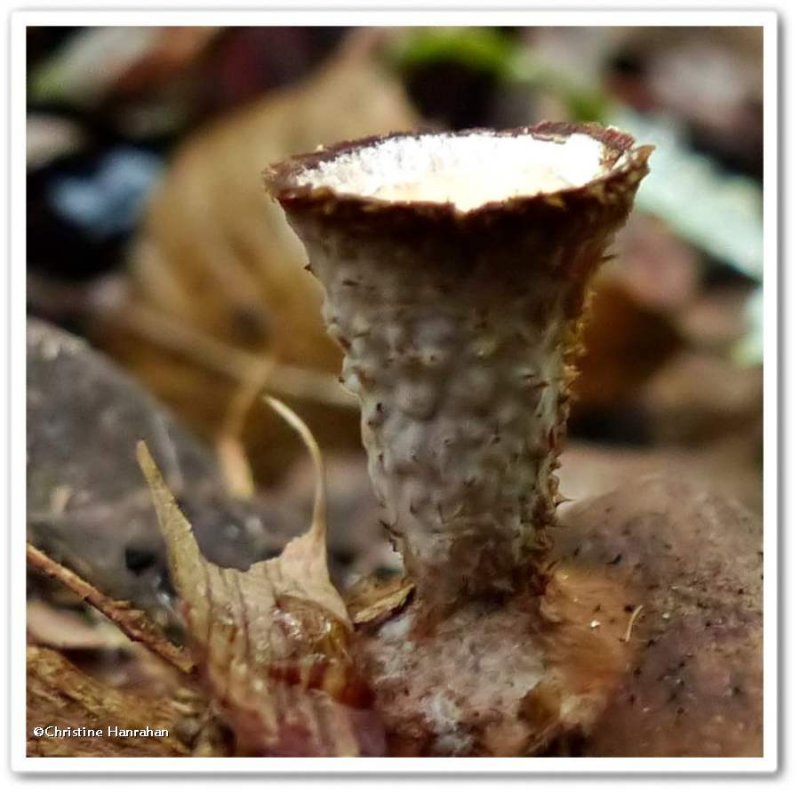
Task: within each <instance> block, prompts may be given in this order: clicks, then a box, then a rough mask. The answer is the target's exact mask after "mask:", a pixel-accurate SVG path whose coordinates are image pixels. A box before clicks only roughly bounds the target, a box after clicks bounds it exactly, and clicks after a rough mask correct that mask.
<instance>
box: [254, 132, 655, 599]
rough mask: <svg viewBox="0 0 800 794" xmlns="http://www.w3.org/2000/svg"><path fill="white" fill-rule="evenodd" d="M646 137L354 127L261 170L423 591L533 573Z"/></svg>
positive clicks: (475, 589)
mask: <svg viewBox="0 0 800 794" xmlns="http://www.w3.org/2000/svg"><path fill="white" fill-rule="evenodd" d="M649 151H650V149H649V147H640V148H634V143H633V140H632V139H631V138H630V137H629V136H627V135H625V134H622V133H620V132H618V131H616V130H613V129H603V128H601V127H598V126H595V125H582V126H574V125H565V124H542V125H539V126H538V127H535V128H524V129H517V130H511V131H508V132H495V131H490V130H474V131H468V132H464V133H458V134H420V135H414V134H400V135H394V136H387V137H383V138H375V139H367V140H364V141H360V142H355V143H350V144H343V145H339V146H336V147H333V148H329V149H324V150H321V151H319V152H317V153H314V154H311V155H306V156H302V157H299V158H295V159H293V160H290V161H288V162H287V163H284V164H281V165H279V166H276V167H274V168H272V169H270V170H268V172H267V183H268V187H269V189H270V191H271V192H272V193H273V195H275V196H276V197H277V198H278V200H279V201H280V202H281V204H282V205H283V207H284V209H285V210H286V213H287V217H288V220H289V222H290V223H291V225H292V226H293V227H294V229H295V230H296V231H297V233H298V234H299V236H300V238H301V240H302V241H303V242H304V244H305V246H306V248H307V251H308V255H309V259H310V267H311V268H312V269H313V272H314V274H315V275H316V276H317V277H318V278H319V279H320V280H321V281H322V283H323V285H324V287H325V291H326V295H327V298H326V302H325V320H326V322H327V325H328V329H329V331H330V333H331V334H332V335H333V336H334V337H335V338H336V339H337V340H338V341H339V342H340V344H341V345H342V347H343V348H344V350H345V363H344V370H343V382H344V384H345V385H346V386H347V388H349V389H351V390H352V391H354V392H355V393H356V394H357V395H358V396H359V398H360V401H361V410H362V432H363V439H364V444H365V447H366V449H367V452H368V454H369V472H370V476H371V479H372V482H373V484H374V487H375V490H376V492H377V494H378V497H379V499H380V502H381V504H382V505H383V507H384V509H385V518H384V521H385V525H386V527H387V529H388V531H389V533H390V535H391V536H392V538H393V539H394V541H395V543H396V545H397V547H398V549H399V550H400V552H401V553H402V555H403V559H404V562H405V566H406V569H407V571H408V573H409V575H410V576H411V577H412V579H413V580H414V582H415V585H416V588H417V591H418V593H419V594H420V597H422V598H423V599H426V600H428V601H429V602H430V603H431V604H438V605H441V606H446V605H447V604H448V603H450V602H454V601H456V600H458V599H459V598H462V597H466V598H469V597H471V596H473V595H476V596H482V595H491V596H492V597H498V596H502V595H503V594H508V593H512V592H515V591H517V590H518V589H519V588H520V587H524V586H526V584H531V585H532V586H533V587H534V588H536V587H539V588H540V587H541V586H542V580H543V576H544V572H543V571H542V570H541V563H542V560H543V559H544V555H545V553H546V550H547V547H548V544H549V528H550V526H551V525H552V523H553V518H554V510H555V507H556V505H557V502H558V499H559V496H558V480H557V478H556V477H555V475H554V470H555V469H556V467H557V458H558V453H559V446H560V442H561V437H562V434H563V430H564V423H565V420H566V412H567V400H568V395H569V385H570V380H571V378H572V377H573V371H572V368H571V366H570V358H571V356H572V355H573V353H574V352H575V350H576V348H577V345H578V341H579V340H578V331H579V323H580V316H581V311H582V308H583V304H584V295H585V291H586V285H587V281H588V279H589V278H590V276H591V275H592V273H593V272H594V271H595V269H596V268H597V266H598V264H599V263H600V261H601V259H602V257H603V255H604V253H605V251H606V248H607V247H608V244H609V242H610V240H611V238H612V235H613V233H614V232H615V231H616V230H617V229H618V228H619V227H620V226H621V225H622V223H623V222H624V220H625V218H626V217H627V215H628V213H629V211H630V209H631V205H632V202H633V197H634V194H635V192H636V188H637V186H638V184H639V181H640V180H641V179H642V178H643V177H644V175H645V174H646V172H647V165H646V163H647V157H648V153H649Z"/></svg>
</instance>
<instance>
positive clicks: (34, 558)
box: [27, 543, 195, 675]
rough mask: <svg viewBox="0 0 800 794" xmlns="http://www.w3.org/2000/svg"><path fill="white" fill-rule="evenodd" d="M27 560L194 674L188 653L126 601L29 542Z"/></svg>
mask: <svg viewBox="0 0 800 794" xmlns="http://www.w3.org/2000/svg"><path fill="white" fill-rule="evenodd" d="M27 559H28V564H29V565H31V566H32V567H33V568H34V569H35V570H37V571H38V572H40V573H43V574H46V575H47V576H50V577H51V578H53V579H55V580H56V581H58V582H60V583H61V584H62V585H64V587H66V588H67V589H68V590H70V591H72V592H73V593H75V595H77V596H78V597H79V598H81V599H83V600H84V601H85V602H86V603H87V604H91V605H92V606H93V607H94V608H95V609H97V610H98V611H99V612H101V613H102V614H103V615H105V617H107V618H108V619H109V620H110V621H111V622H112V623H113V624H114V625H115V626H117V628H118V629H119V630H120V631H122V633H123V634H125V635H126V636H127V637H129V638H130V639H131V640H133V641H134V642H139V643H141V644H142V645H144V646H145V647H146V648H147V649H148V650H150V651H152V652H153V653H155V654H156V655H157V656H160V657H161V658H162V659H163V660H164V661H165V662H167V663H168V664H170V665H172V666H173V667H175V668H177V669H178V670H179V671H180V672H181V673H184V674H185V675H189V674H191V673H192V672H193V671H194V668H195V664H194V662H193V661H192V659H191V657H190V656H189V654H188V652H187V651H186V650H185V649H184V648H178V647H177V646H176V645H173V644H172V643H171V642H169V640H167V639H166V638H165V637H164V635H163V634H162V632H161V631H160V629H159V628H158V627H157V626H155V625H154V624H153V623H151V622H150V620H149V619H148V618H147V616H146V615H145V614H144V613H143V612H142V611H141V610H139V609H136V608H135V607H132V606H131V605H130V604H128V603H127V602H125V601H114V600H113V599H111V598H109V597H108V596H107V595H105V594H103V593H102V592H100V590H98V589H97V588H96V587H94V586H93V585H91V584H89V583H88V582H86V581H84V580H83V579H81V577H80V576H78V575H77V574H76V573H73V572H72V571H70V570H69V568H65V567H64V566H63V565H60V564H59V563H57V562H56V561H55V560H51V559H50V557H48V556H47V555H46V554H44V553H43V552H42V551H40V550H39V549H37V548H36V547H35V546H33V545H32V544H30V543H28V544H27Z"/></svg>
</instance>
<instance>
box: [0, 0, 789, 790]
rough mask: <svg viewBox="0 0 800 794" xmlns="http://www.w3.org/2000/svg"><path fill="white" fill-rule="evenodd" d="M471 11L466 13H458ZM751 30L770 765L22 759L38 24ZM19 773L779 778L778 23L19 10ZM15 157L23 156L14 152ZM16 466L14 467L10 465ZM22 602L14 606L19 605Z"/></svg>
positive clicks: (14, 101)
mask: <svg viewBox="0 0 800 794" xmlns="http://www.w3.org/2000/svg"><path fill="white" fill-rule="evenodd" d="M463 5H465V4H462V6H463ZM155 24H158V25H172V24H175V25H177V24H180V25H231V24H236V25H243V26H249V25H265V26H266V25H271V26H282V25H308V26H324V25H329V26H366V25H369V26H373V25H374V26H401V25H402V26H410V25H445V24H446V25H487V24H491V25H498V24H505V25H522V26H526V25H562V26H580V27H584V26H586V27H588V26H618V25H631V26H638V25H648V26H667V25H674V26H686V27H692V26H728V27H731V26H734V27H738V26H754V27H762V28H763V30H764V118H765V122H764V312H763V316H764V318H767V319H766V320H765V327H764V329H763V330H764V527H765V535H764V565H765V569H764V584H765V588H764V607H765V609H764V661H765V670H764V685H765V686H764V756H763V757H762V758H754V759H752V758H751V759H748V758H722V759H721V758H677V759H676V758H668V759H664V758H626V759H616V758H511V759H478V758H474V759H470V758H467V759H464V758H413V759H412V758H402V759H400V758H377V759H375V758H356V759H349V758H340V759H323V758H311V759H282V758H264V759H262V758H225V759H218V758H213V759H211V758H203V759H162V758H152V759H143V758H135V759H134V758H98V759H86V758H64V759H56V758H28V757H27V756H26V755H25V739H26V727H25V725H26V720H25V660H24V648H25V612H24V609H22V607H21V605H22V604H24V603H25V565H24V564H22V563H21V561H22V560H23V559H24V545H25V537H24V532H23V531H22V527H24V526H25V522H26V504H25V490H26V489H25V470H24V469H25V467H24V466H23V465H22V461H24V460H25V454H26V453H25V416H26V409H25V382H26V379H25V368H26V364H25V344H24V340H25V315H26V311H25V269H24V267H23V266H22V263H24V262H25V261H26V241H25V233H24V230H25V227H26V202H25V195H26V173H25V158H24V156H23V154H22V153H23V152H24V151H25V112H26V97H25V28H26V27H27V26H37V25H51V26H57V25H118V26H126V25H155ZM10 51H11V62H10V83H11V85H10V93H9V96H10V103H11V104H10V119H9V123H10V131H11V141H10V152H9V161H10V177H11V180H10V194H9V207H10V217H11V224H10V232H11V248H10V250H11V265H12V266H11V267H10V276H9V281H10V288H11V301H10V343H11V344H10V365H11V366H10V372H11V378H10V381H11V395H10V409H11V414H10V417H11V422H10V427H9V436H10V438H9V441H10V451H11V457H10V462H11V463H12V465H11V466H10V467H9V468H10V471H9V474H10V493H9V496H10V519H11V520H10V533H9V534H10V538H11V543H10V545H11V560H12V564H11V565H10V574H11V605H12V611H11V615H10V618H11V629H12V632H11V638H10V647H11V649H12V650H11V653H12V657H11V660H10V661H11V710H10V714H9V723H10V729H11V730H10V733H11V735H12V747H11V753H10V761H11V768H12V770H14V771H17V772H26V773H58V774H63V773H87V772H89V773H109V772H114V773H118V772H134V773H141V772H150V773H153V772H157V773H183V774H186V773H204V772H205V773H225V774H236V773H261V774H268V773H287V772H296V773H300V774H303V775H308V774H315V775H316V774H328V775H330V774H337V773H346V774H352V773H358V772H363V773H404V774H408V773H412V774H429V773H460V774H469V775H475V774H480V773H489V774H492V773H494V774H497V773H503V774H508V773H516V774H519V773H528V774H537V773H554V772H557V773H564V774H579V773H620V772H625V773H634V774H635V773H662V774H663V773H667V774H673V773H695V774H696V773H712V774H714V773H716V774H719V773H736V774H741V773H761V774H764V773H770V772H775V771H777V769H778V752H777V750H778V736H777V727H778V716H779V715H778V709H777V683H778V679H777V673H778V655H777V626H778V622H777V620H778V600H777V594H778V532H779V514H778V483H779V472H778V452H779V449H778V443H777V441H778V437H777V430H778V272H779V270H778V268H779V265H778V253H779V252H778V236H777V232H778V225H777V224H778V172H777V156H778V137H777V136H778V126H777V125H778V17H777V14H776V13H775V12H768V11H731V12H728V11H692V10H682V11H610V10H602V11H586V10H583V11H580V12H577V11H520V10H511V9H506V10H463V8H462V9H460V10H447V11H444V10H411V9H406V10H396V11H390V10H382V9H371V8H369V7H366V8H361V9H359V10H347V11H345V10H333V9H329V8H327V7H326V8H324V9H319V8H318V9H316V10H297V9H295V10H274V11H174V10H173V11H161V10H156V9H152V10H141V11H130V10H126V11H20V12H15V13H14V14H13V15H12V17H11V25H10ZM15 153H16V154H15ZM14 462H16V465H14ZM15 605H16V606H15Z"/></svg>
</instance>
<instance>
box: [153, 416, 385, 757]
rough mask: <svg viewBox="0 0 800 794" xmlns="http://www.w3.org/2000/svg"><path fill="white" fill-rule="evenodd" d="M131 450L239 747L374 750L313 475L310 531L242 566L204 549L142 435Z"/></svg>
mask: <svg viewBox="0 0 800 794" xmlns="http://www.w3.org/2000/svg"><path fill="white" fill-rule="evenodd" d="M273 407H275V408H276V410H278V411H279V412H280V413H283V415H284V418H287V419H289V420H290V421H291V423H293V424H295V427H296V429H298V431H299V432H301V434H303V435H304V440H306V442H307V443H309V444H310V445H311V447H310V448H311V449H312V452H313V454H314V455H315V458H317V462H318V455H319V452H318V450H317V449H316V447H315V445H313V439H312V438H309V437H308V436H306V435H305V434H306V433H307V432H308V431H306V430H305V428H302V427H301V426H298V423H299V420H296V422H295V421H294V420H293V415H292V414H290V413H289V412H288V409H285V408H284V407H283V406H282V405H281V404H280V403H276V402H275V401H273ZM308 435H309V436H310V434H308ZM138 458H139V463H140V465H141V467H142V470H143V472H144V474H145V477H146V478H147V481H148V483H149V484H150V488H151V491H152V495H153V501H154V503H155V506H156V512H157V513H158V519H159V523H160V525H161V529H162V532H163V535H164V538H165V540H166V543H167V548H168V556H169V564H170V570H171V572H172V576H173V581H174V584H175V587H176V589H177V591H178V593H179V595H180V598H181V600H182V602H183V608H184V614H185V617H186V621H187V628H188V633H189V636H190V637H191V639H192V641H193V644H194V648H195V651H196V653H197V655H198V661H199V666H200V670H201V673H202V675H203V676H204V678H205V682H206V684H207V686H208V687H209V690H210V694H211V696H212V698H213V699H214V700H215V701H216V703H217V705H218V707H219V708H220V711H221V713H222V714H223V717H224V719H225V720H226V722H227V723H228V725H229V726H230V727H231V729H232V731H233V733H234V735H235V737H236V745H237V752H238V753H240V754H248V755H270V756H287V755H292V756H320V755H323V756H353V755H380V754H381V753H382V752H383V750H384V736H383V728H382V726H381V724H380V722H379V720H378V718H377V715H376V714H375V712H374V711H373V710H372V708H371V706H372V694H371V692H370V690H369V689H368V688H367V686H366V685H365V684H364V683H363V682H362V681H361V679H360V677H359V676H358V675H357V673H356V670H355V666H354V663H353V660H352V658H351V656H350V641H351V636H352V627H351V624H350V620H349V618H348V615H347V610H346V607H345V605H344V602H343V601H342V599H341V597H340V596H339V594H338V592H337V591H336V590H335V588H334V587H333V585H332V584H331V582H330V578H329V576H328V568H327V561H326V553H325V523H324V502H323V499H322V486H321V483H320V485H319V486H318V491H317V500H316V507H315V515H314V521H313V523H312V526H311V528H310V529H309V531H308V532H307V533H306V534H304V535H302V536H300V537H298V538H295V539H294V540H292V541H291V542H290V543H289V544H288V545H287V546H286V548H285V549H284V551H283V553H282V554H281V555H280V556H279V557H277V558H276V559H273V560H267V561H264V562H260V563H257V564H256V565H253V566H252V567H251V568H250V569H249V570H247V571H245V572H242V571H237V570H232V569H224V568H220V567H218V566H216V565H213V564H211V563H209V562H208V561H207V560H205V559H204V558H203V556H202V554H201V553H200V550H199V548H198V546H197V542H196V541H195V539H194V536H193V534H192V530H191V525H190V524H189V522H188V521H187V520H186V518H185V517H184V515H183V514H182V513H181V511H180V509H179V508H178V506H177V504H176V502H175V499H174V497H173V496H172V494H171V493H170V491H169V489H168V488H167V486H166V484H165V483H164V480H163V478H162V477H161V474H160V472H159V470H158V468H157V466H156V464H155V462H154V461H153V459H152V457H151V456H150V454H149V452H148V450H147V447H146V446H145V445H144V444H140V445H139V448H138Z"/></svg>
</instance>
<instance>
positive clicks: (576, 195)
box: [263, 121, 654, 225]
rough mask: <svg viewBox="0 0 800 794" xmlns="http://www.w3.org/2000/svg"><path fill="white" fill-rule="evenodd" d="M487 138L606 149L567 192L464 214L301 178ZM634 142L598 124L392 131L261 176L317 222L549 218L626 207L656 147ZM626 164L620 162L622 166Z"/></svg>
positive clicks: (441, 204)
mask: <svg viewBox="0 0 800 794" xmlns="http://www.w3.org/2000/svg"><path fill="white" fill-rule="evenodd" d="M470 135H485V136H498V137H501V136H502V137H512V136H517V137H522V136H530V137H531V138H535V139H537V140H543V141H553V142H560V141H563V140H564V139H566V138H567V137H569V136H571V135H587V136H589V137H591V138H593V139H594V140H596V141H599V142H600V143H601V144H602V145H603V157H602V160H601V162H600V165H601V167H602V168H603V169H605V170H604V172H603V173H601V174H600V175H599V176H595V177H593V178H592V179H589V180H587V181H586V182H584V183H583V184H580V185H574V186H568V187H564V188H561V189H558V190H554V191H548V192H540V193H531V194H530V195H511V196H509V197H508V198H505V199H501V200H490V201H487V202H485V203H482V204H480V205H478V206H475V207H471V208H469V209H461V208H459V207H458V206H456V204H454V203H452V202H445V201H430V200H422V199H415V200H405V199H397V198H379V197H376V196H369V195H364V194H359V193H352V192H347V191H343V190H339V189H336V188H334V187H331V186H329V185H311V184H308V183H302V182H301V181H300V179H301V177H302V176H303V175H304V174H305V173H307V172H308V171H311V170H313V169H315V168H317V167H318V166H319V165H321V164H322V163H326V162H332V161H334V160H336V159H337V158H339V157H341V156H342V155H346V154H351V153H355V152H357V151H358V150H360V149H366V148H372V147H375V146H377V145H379V144H382V143H384V142H387V141H390V140H399V139H405V140H420V139H423V138H434V137H438V138H442V137H446V138H447V137H449V138H455V137H466V136H470ZM635 144H636V141H635V139H634V138H633V136H631V135H628V134H627V133H625V132H622V131H620V130H618V129H616V128H615V127H604V126H603V125H601V124H597V123H571V122H550V121H546V122H540V123H538V124H536V125H534V126H527V127H515V128H511V129H505V130H497V129H492V128H483V127H476V128H471V129H465V130H459V131H456V132H430V131H422V132H419V131H417V132H394V133H389V134H387V135H375V136H370V137H366V138H360V139H357V140H351V141H342V142H340V143H337V144H333V145H331V146H327V147H323V148H320V149H318V150H317V151H314V152H309V153H306V154H300V155H295V156H293V157H290V158H288V159H286V160H283V161H282V162H279V163H275V164H272V165H270V166H268V167H267V168H266V169H265V170H264V172H263V178H264V183H265V186H266V189H267V192H268V193H269V194H270V195H271V196H272V198H274V199H276V200H277V201H278V202H280V204H281V205H282V206H283V207H284V209H287V210H290V209H291V210H295V209H296V210H300V211H303V210H307V211H311V212H318V213H320V214H322V215H337V216H341V215H345V216H346V217H349V218H361V219H362V220H365V221H368V219H370V218H371V219H373V220H374V221H377V220H378V219H379V218H380V217H383V218H384V219H385V220H390V219H392V220H403V219H407V220H414V219H416V220H420V219H423V218H424V219H428V220H429V221H434V222H436V221H442V222H445V223H447V222H451V223H452V222H456V223H458V224H463V225H472V224H474V223H476V222H477V223H481V224H482V223H485V222H487V221H492V220H495V219H498V218H500V217H502V216H507V215H509V214H513V215H516V214H518V213H523V214H528V213H531V212H539V211H545V212H547V213H548V214H549V213H550V212H551V211H553V210H556V211H559V214H562V212H563V211H567V212H572V211H575V210H580V209H583V208H586V207H587V204H593V205H596V206H606V207H608V206H609V205H613V204H615V203H618V202H621V203H624V199H625V197H626V196H631V195H632V194H633V192H634V188H635V187H636V185H637V184H638V183H639V182H640V181H641V180H642V179H643V178H644V177H645V176H646V175H647V174H648V173H649V168H648V158H649V156H650V154H651V152H652V151H653V149H654V147H653V146H648V145H644V146H638V147H636V146H635ZM623 158H625V159H624V161H623V162H621V161H622V160H623Z"/></svg>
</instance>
